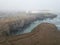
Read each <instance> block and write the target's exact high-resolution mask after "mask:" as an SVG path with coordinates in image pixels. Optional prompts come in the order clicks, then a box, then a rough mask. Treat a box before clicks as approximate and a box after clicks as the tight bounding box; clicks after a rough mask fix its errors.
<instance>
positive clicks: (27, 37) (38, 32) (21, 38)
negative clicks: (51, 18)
mask: <svg viewBox="0 0 60 45" xmlns="http://www.w3.org/2000/svg"><path fill="white" fill-rule="evenodd" d="M0 44H1V45H60V31H58V30H57V27H56V26H55V25H54V24H49V23H42V24H40V25H38V26H37V27H36V28H34V29H33V31H32V32H31V33H26V34H22V35H17V36H11V37H5V40H3V41H1V42H0Z"/></svg>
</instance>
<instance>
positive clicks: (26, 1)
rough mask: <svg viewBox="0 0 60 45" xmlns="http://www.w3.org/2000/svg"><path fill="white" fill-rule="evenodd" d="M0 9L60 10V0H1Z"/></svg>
mask: <svg viewBox="0 0 60 45" xmlns="http://www.w3.org/2000/svg"><path fill="white" fill-rule="evenodd" d="M0 10H58V11H59V10H60V0H0Z"/></svg>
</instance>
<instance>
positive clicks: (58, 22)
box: [20, 14, 60, 34]
mask: <svg viewBox="0 0 60 45" xmlns="http://www.w3.org/2000/svg"><path fill="white" fill-rule="evenodd" d="M43 22H48V23H52V24H55V25H56V26H57V28H58V29H60V15H59V14H58V16H57V17H56V18H54V19H49V18H47V19H44V20H37V21H34V22H33V23H31V24H30V26H29V27H28V28H26V29H24V31H23V32H21V33H20V34H24V33H29V32H31V31H32V30H33V29H34V28H35V27H37V26H38V25H39V24H41V23H43Z"/></svg>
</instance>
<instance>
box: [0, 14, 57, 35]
mask: <svg viewBox="0 0 60 45" xmlns="http://www.w3.org/2000/svg"><path fill="white" fill-rule="evenodd" d="M5 15H6V14H5ZM56 16H57V15H56V14H51V13H46V14H45V13H41V14H40V13H37V14H31V15H27V14H25V13H24V14H23V13H22V14H20V13H18V14H16V15H12V16H10V15H9V16H7V17H3V18H1V19H0V33H2V32H3V31H4V33H6V34H7V35H12V34H14V35H15V34H16V33H17V32H18V31H20V32H21V31H23V29H25V28H26V27H28V25H29V24H31V23H32V22H33V21H36V20H41V19H45V18H54V17H56Z"/></svg>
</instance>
